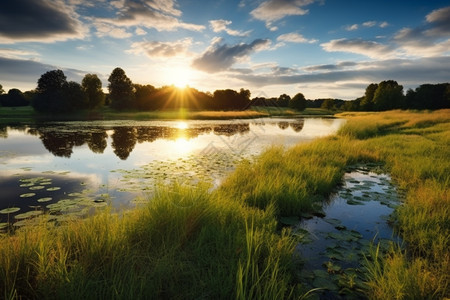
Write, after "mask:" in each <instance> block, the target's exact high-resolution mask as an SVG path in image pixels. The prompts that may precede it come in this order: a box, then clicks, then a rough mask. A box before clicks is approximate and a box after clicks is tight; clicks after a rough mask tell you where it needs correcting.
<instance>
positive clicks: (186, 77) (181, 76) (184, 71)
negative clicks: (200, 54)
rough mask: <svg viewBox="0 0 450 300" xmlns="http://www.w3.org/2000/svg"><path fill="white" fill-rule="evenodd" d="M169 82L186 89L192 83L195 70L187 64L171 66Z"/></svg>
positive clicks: (168, 76)
mask: <svg viewBox="0 0 450 300" xmlns="http://www.w3.org/2000/svg"><path fill="white" fill-rule="evenodd" d="M167 79H168V82H170V84H173V85H174V86H176V87H177V88H179V89H184V88H186V87H188V86H189V85H191V84H192V79H193V71H192V70H191V69H190V68H188V67H186V66H177V67H174V68H171V70H170V73H169V74H168V75H167Z"/></svg>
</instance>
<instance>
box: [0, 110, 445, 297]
mask: <svg viewBox="0 0 450 300" xmlns="http://www.w3.org/2000/svg"><path fill="white" fill-rule="evenodd" d="M341 116H342V117H345V118H347V119H348V121H347V123H346V124H345V125H344V127H343V128H342V129H341V130H340V131H339V132H338V134H337V135H336V136H332V137H327V138H323V139H320V140H316V141H314V142H312V143H308V144H302V145H298V146H295V147H293V148H290V149H288V150H284V149H282V148H276V147H274V148H270V149H268V150H267V151H266V152H264V153H263V154H262V155H261V156H260V157H259V158H258V159H257V160H256V162H254V163H251V164H250V163H243V164H242V165H241V166H239V167H238V168H237V170H236V171H235V172H234V173H233V174H231V175H230V176H229V177H228V178H227V179H226V180H225V181H224V183H223V184H222V185H221V186H220V187H219V188H218V189H217V190H214V191H210V190H209V188H208V187H207V186H199V187H198V188H196V189H191V188H184V187H178V186H175V187H171V188H162V189H161V190H160V191H159V193H158V194H157V195H156V196H155V198H154V199H152V200H151V201H150V203H149V204H148V205H147V206H145V207H142V208H139V209H135V210H133V211H129V212H126V213H123V214H121V215H117V214H112V215H111V214H110V212H108V211H106V212H103V213H102V212H100V213H99V214H97V215H96V216H94V217H92V218H89V219H87V220H84V221H76V222H72V223H68V224H64V225H63V226H58V227H54V226H52V225H50V224H49V223H45V222H43V223H42V225H41V226H39V227H33V228H24V229H21V230H19V231H17V232H16V233H15V234H14V235H12V236H9V235H5V236H2V237H1V238H0V239H1V240H0V291H1V294H0V297H2V298H6V299H14V298H32V299H38V298H39V299H40V298H62V297H64V298H68V299H72V298H73V299H75V298H76V299H79V298H89V299H91V298H111V299H129V298H133V299H140V298H145V299H148V298H154V299H160V298H170V299H199V298H208V299H230V298H235V299H298V298H300V297H301V296H302V295H303V294H304V293H305V292H307V291H305V290H303V289H302V284H301V282H298V281H297V280H296V276H295V274H296V271H298V270H299V268H300V266H299V265H297V264H296V262H297V260H296V259H295V255H293V254H294V249H295V246H296V244H297V237H296V236H295V235H294V234H292V233H291V232H290V231H289V230H286V229H283V230H282V229H280V226H279V225H278V221H279V220H280V218H282V217H292V216H297V217H302V216H305V215H308V214H311V213H315V212H317V210H318V209H319V210H320V206H321V205H322V203H323V200H325V199H326V198H327V197H328V195H329V194H330V193H331V192H332V191H333V189H334V188H335V187H336V185H338V184H339V182H340V181H341V178H342V175H343V174H344V172H345V167H346V166H348V165H352V164H355V163H358V162H382V163H384V164H385V169H386V171H388V172H390V173H391V175H392V178H393V180H395V182H396V183H397V184H398V185H399V186H400V187H402V188H403V189H405V190H406V199H405V203H404V205H402V206H400V207H399V208H398V209H397V210H396V222H395V224H396V230H398V232H399V233H400V234H401V236H402V238H403V239H404V241H405V247H406V248H401V249H397V248H395V249H393V250H392V251H391V252H390V253H387V254H384V253H376V252H375V250H374V253H373V254H372V256H373V257H375V258H374V259H372V260H368V264H367V290H366V295H367V297H368V298H373V299H412V298H416V299H424V298H430V299H433V298H434V299H442V298H444V297H449V290H448V283H449V277H448V276H449V275H448V270H449V269H450V264H449V261H450V256H449V252H448V248H449V231H450V228H449V226H450V220H449V204H450V203H449V192H448V191H449V185H450V179H449V176H450V162H449V160H448V157H450V148H449V145H450V110H442V111H436V112H401V111H393V112H384V113H351V114H344V115H341Z"/></svg>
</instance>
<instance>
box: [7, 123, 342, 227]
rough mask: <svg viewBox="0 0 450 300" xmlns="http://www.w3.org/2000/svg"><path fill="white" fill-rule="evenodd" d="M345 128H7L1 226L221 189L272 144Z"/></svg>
mask: <svg viewBox="0 0 450 300" xmlns="http://www.w3.org/2000/svg"><path fill="white" fill-rule="evenodd" d="M342 123H343V120H340V119H321V118H307V119H302V118H264V119H248V120H247V119H239V120H223V121H209V120H208V121H194V120H188V121H93V122H52V123H42V124H26V125H18V126H3V127H0V190H1V191H2V192H1V194H0V223H7V222H11V223H12V222H16V224H17V225H20V224H21V223H18V222H21V221H22V220H23V219H27V218H28V215H26V213H28V212H30V211H32V213H31V214H38V213H40V212H42V211H50V213H51V214H52V215H53V216H55V218H58V219H64V218H67V217H68V216H69V215H70V216H82V215H85V214H88V213H89V212H90V211H92V209H93V208H95V207H101V206H105V205H108V204H109V205H112V206H113V207H123V208H128V207H133V206H134V205H136V204H137V203H139V202H141V201H143V200H145V199H146V198H148V196H149V194H151V191H152V190H154V187H155V185H157V184H170V183H171V182H174V181H177V182H182V183H185V184H196V183H198V182H199V181H210V182H211V183H212V185H216V186H217V185H218V184H220V182H221V180H222V179H223V178H224V177H225V176H226V175H227V174H228V173H229V172H230V171H232V170H233V169H234V168H235V166H236V164H238V163H239V161H240V160H242V159H252V157H254V156H256V155H258V154H260V153H261V152H262V151H263V150H264V149H265V148H266V147H268V146H270V145H284V146H292V145H294V144H297V143H299V142H305V141H310V140H312V139H315V138H317V137H321V136H325V135H329V134H333V133H335V132H336V130H337V129H338V128H339V127H340V125H341V124H342ZM8 208H9V209H10V210H8ZM5 209H6V210H5ZM11 209H12V210H13V211H14V210H16V211H14V212H11ZM33 211H34V213H33ZM24 214H25V215H24ZM2 226H4V225H0V228H1V227H2Z"/></svg>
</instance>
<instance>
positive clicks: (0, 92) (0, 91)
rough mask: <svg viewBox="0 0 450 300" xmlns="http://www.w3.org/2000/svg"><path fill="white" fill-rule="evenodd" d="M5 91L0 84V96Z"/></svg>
mask: <svg viewBox="0 0 450 300" xmlns="http://www.w3.org/2000/svg"><path fill="white" fill-rule="evenodd" d="M4 92H5V90H4V89H3V86H2V85H1V84H0V95H1V94H3V93H4Z"/></svg>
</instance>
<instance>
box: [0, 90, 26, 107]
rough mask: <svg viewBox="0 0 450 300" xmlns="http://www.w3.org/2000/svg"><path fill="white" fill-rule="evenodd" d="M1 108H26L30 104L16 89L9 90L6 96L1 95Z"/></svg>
mask: <svg viewBox="0 0 450 300" xmlns="http://www.w3.org/2000/svg"><path fill="white" fill-rule="evenodd" d="M1 104H2V106H10V107H13V106H27V105H29V104H30V102H28V100H27V99H26V98H25V96H24V94H23V93H22V92H21V91H20V90H18V89H10V90H9V91H8V94H5V95H1Z"/></svg>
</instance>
